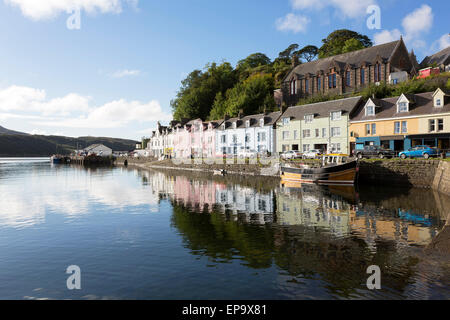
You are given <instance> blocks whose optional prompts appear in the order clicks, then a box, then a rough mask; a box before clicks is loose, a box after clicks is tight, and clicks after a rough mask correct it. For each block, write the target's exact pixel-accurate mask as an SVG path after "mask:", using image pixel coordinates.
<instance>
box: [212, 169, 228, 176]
mask: <svg viewBox="0 0 450 320" xmlns="http://www.w3.org/2000/svg"><path fill="white" fill-rule="evenodd" d="M226 174H227V172H226V171H225V170H214V175H215V176H225V175H226Z"/></svg>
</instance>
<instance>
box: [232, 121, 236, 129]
mask: <svg viewBox="0 0 450 320" xmlns="http://www.w3.org/2000/svg"><path fill="white" fill-rule="evenodd" d="M236 128H237V122H236V121H235V122H233V129H236Z"/></svg>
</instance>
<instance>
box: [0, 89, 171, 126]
mask: <svg viewBox="0 0 450 320" xmlns="http://www.w3.org/2000/svg"><path fill="white" fill-rule="evenodd" d="M91 100H92V98H90V97H84V96H81V95H79V94H76V93H70V94H68V95H66V96H64V97H60V98H54V99H47V94H46V92H45V90H40V89H35V88H29V87H20V86H11V87H8V88H6V89H3V90H0V119H2V118H13V117H16V118H20V117H23V118H24V119H25V118H28V119H34V120H33V124H35V125H40V126H46V127H59V128H63V127H67V128H119V127H123V126H125V125H127V124H129V123H132V122H140V123H145V122H154V121H158V120H160V121H170V120H171V115H170V114H168V113H165V112H164V111H163V110H162V108H161V105H160V104H159V102H158V101H156V100H152V101H149V102H144V103H143V102H140V101H127V100H125V99H119V100H114V101H111V102H108V103H105V104H103V105H100V106H94V105H91V103H90V102H91ZM50 116H51V117H50Z"/></svg>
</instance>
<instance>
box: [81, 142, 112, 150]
mask: <svg viewBox="0 0 450 320" xmlns="http://www.w3.org/2000/svg"><path fill="white" fill-rule="evenodd" d="M97 147H104V148H106V149H110V150H111V148H108V147H107V146H105V145H104V144H101V143H97V144H92V145H90V146H89V147H87V148H85V149H84V151H90V150H93V149H95V148H97Z"/></svg>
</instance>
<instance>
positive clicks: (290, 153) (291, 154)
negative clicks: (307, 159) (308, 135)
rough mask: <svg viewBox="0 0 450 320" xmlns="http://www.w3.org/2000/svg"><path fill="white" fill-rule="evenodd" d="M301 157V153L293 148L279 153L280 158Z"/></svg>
mask: <svg viewBox="0 0 450 320" xmlns="http://www.w3.org/2000/svg"><path fill="white" fill-rule="evenodd" d="M301 157H302V154H301V153H300V152H298V151H295V150H291V151H286V152H283V153H282V154H281V159H283V160H292V159H300V158H301Z"/></svg>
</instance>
